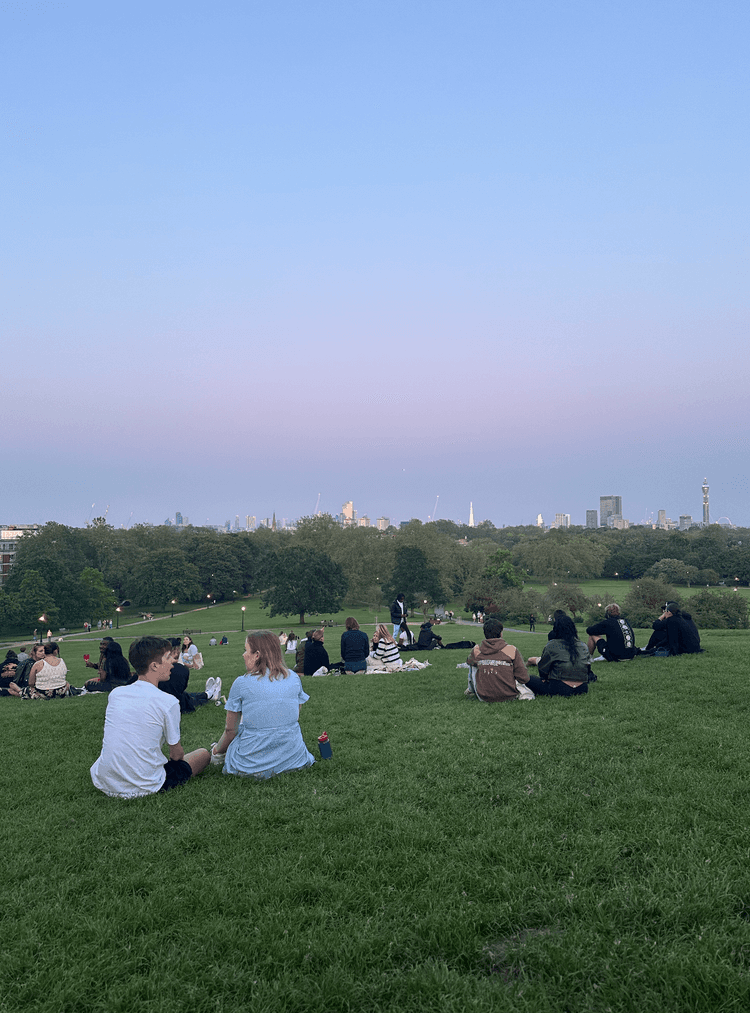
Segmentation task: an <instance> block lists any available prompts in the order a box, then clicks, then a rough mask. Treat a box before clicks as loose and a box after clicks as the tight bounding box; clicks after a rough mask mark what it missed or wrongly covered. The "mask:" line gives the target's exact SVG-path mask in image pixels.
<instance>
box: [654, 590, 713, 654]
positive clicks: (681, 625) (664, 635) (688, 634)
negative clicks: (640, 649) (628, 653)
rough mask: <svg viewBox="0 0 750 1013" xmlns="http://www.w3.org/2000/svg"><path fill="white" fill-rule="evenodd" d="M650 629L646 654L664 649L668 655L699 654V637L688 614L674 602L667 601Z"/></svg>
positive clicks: (701, 649)
mask: <svg viewBox="0 0 750 1013" xmlns="http://www.w3.org/2000/svg"><path fill="white" fill-rule="evenodd" d="M651 628H652V629H653V631H654V632H653V633H652V634H651V639H650V640H649V642H648V644H647V645H646V653H653V652H654V651H656V650H658V649H659V648H662V649H664V648H666V649H667V650H668V651H669V653H670V654H700V653H701V652H702V651H703V648H702V647H701V635H700V633H699V632H698V627H697V626H696V625H695V623H694V622H693V617H692V616H691V615H690V613H689V612H683V610H682V609H681V608H680V606H679V605H678V604H677V602H676V601H668V602H667V604H666V605H665V606H664V611H663V612H662V614H661V615H660V616H659V618H658V619H656V620H655V621H654V622H653V623H652V626H651Z"/></svg>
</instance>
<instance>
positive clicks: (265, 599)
mask: <svg viewBox="0 0 750 1013" xmlns="http://www.w3.org/2000/svg"><path fill="white" fill-rule="evenodd" d="M346 590H347V581H346V577H345V576H344V571H343V570H342V569H341V567H340V566H339V564H338V563H335V562H334V561H333V560H332V559H331V557H330V556H329V555H327V554H326V553H325V552H317V551H316V550H315V549H308V548H303V547H294V548H291V549H282V551H281V552H280V553H279V554H278V556H277V557H276V562H275V565H274V571H273V583H272V585H271V586H270V587H268V588H267V589H266V590H265V591H264V592H263V594H262V596H261V599H262V603H263V607H264V608H268V607H269V606H270V609H271V615H272V616H276V615H281V616H291V615H298V616H299V621H300V625H304V622H305V613H306V612H338V610H339V609H340V608H341V604H342V602H343V600H344V595H345V594H346Z"/></svg>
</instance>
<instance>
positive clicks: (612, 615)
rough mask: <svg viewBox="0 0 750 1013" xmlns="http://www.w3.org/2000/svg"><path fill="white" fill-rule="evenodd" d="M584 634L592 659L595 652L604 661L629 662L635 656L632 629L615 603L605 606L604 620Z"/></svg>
mask: <svg viewBox="0 0 750 1013" xmlns="http://www.w3.org/2000/svg"><path fill="white" fill-rule="evenodd" d="M586 633H588V637H589V640H588V649H589V654H590V655H591V657H592V658H593V657H594V653H595V652H596V651H597V650H598V651H599V653H600V654H601V656H602V657H603V658H604V660H605V661H630V660H631V659H632V658H633V657H634V656H635V634H634V633H633V627H632V626H631V625H630V623H629V622H628V621H627V619H625V618H623V616H622V615H621V614H620V606H619V605H617V604H616V603H615V602H612V604H611V605H607V607H606V608H605V610H604V619H603V620H602V621H601V622H600V623H594V625H593V626H589V627H588V628H587V630H586Z"/></svg>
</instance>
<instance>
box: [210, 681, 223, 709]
mask: <svg viewBox="0 0 750 1013" xmlns="http://www.w3.org/2000/svg"><path fill="white" fill-rule="evenodd" d="M210 699H211V700H213V701H214V703H215V704H216V706H217V707H218V706H219V704H220V703H221V679H214V685H213V689H212V691H211V697H210Z"/></svg>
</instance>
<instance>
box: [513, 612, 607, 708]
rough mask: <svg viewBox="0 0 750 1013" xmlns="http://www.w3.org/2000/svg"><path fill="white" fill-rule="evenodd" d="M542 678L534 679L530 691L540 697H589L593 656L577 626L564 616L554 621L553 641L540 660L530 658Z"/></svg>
mask: <svg viewBox="0 0 750 1013" xmlns="http://www.w3.org/2000/svg"><path fill="white" fill-rule="evenodd" d="M529 664H530V665H536V666H537V668H538V669H539V675H538V676H537V675H532V676H531V677H530V679H529V688H530V689H532V690H533V692H534V693H535V694H536V695H537V696H580V695H581V694H583V693H588V691H589V683H590V682H594V680H595V679H596V676H594V675H592V674H591V655H590V654H589V649H588V647H587V646H586V644H584V643H583V641H581V640H579V639H578V630H577V629H576V624H575V623H574V622H573V620H572V619H571V618H570V616H567V615H565V614H564V613H563V614H562V615H560V616H558V617H557V618H556V619H555V625H554V626H553V627H552V631H551V635H550V639H549V640H548V641H547V643H546V645H545V648H544V650H543V651H542V656H541V657H540V658H529Z"/></svg>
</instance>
